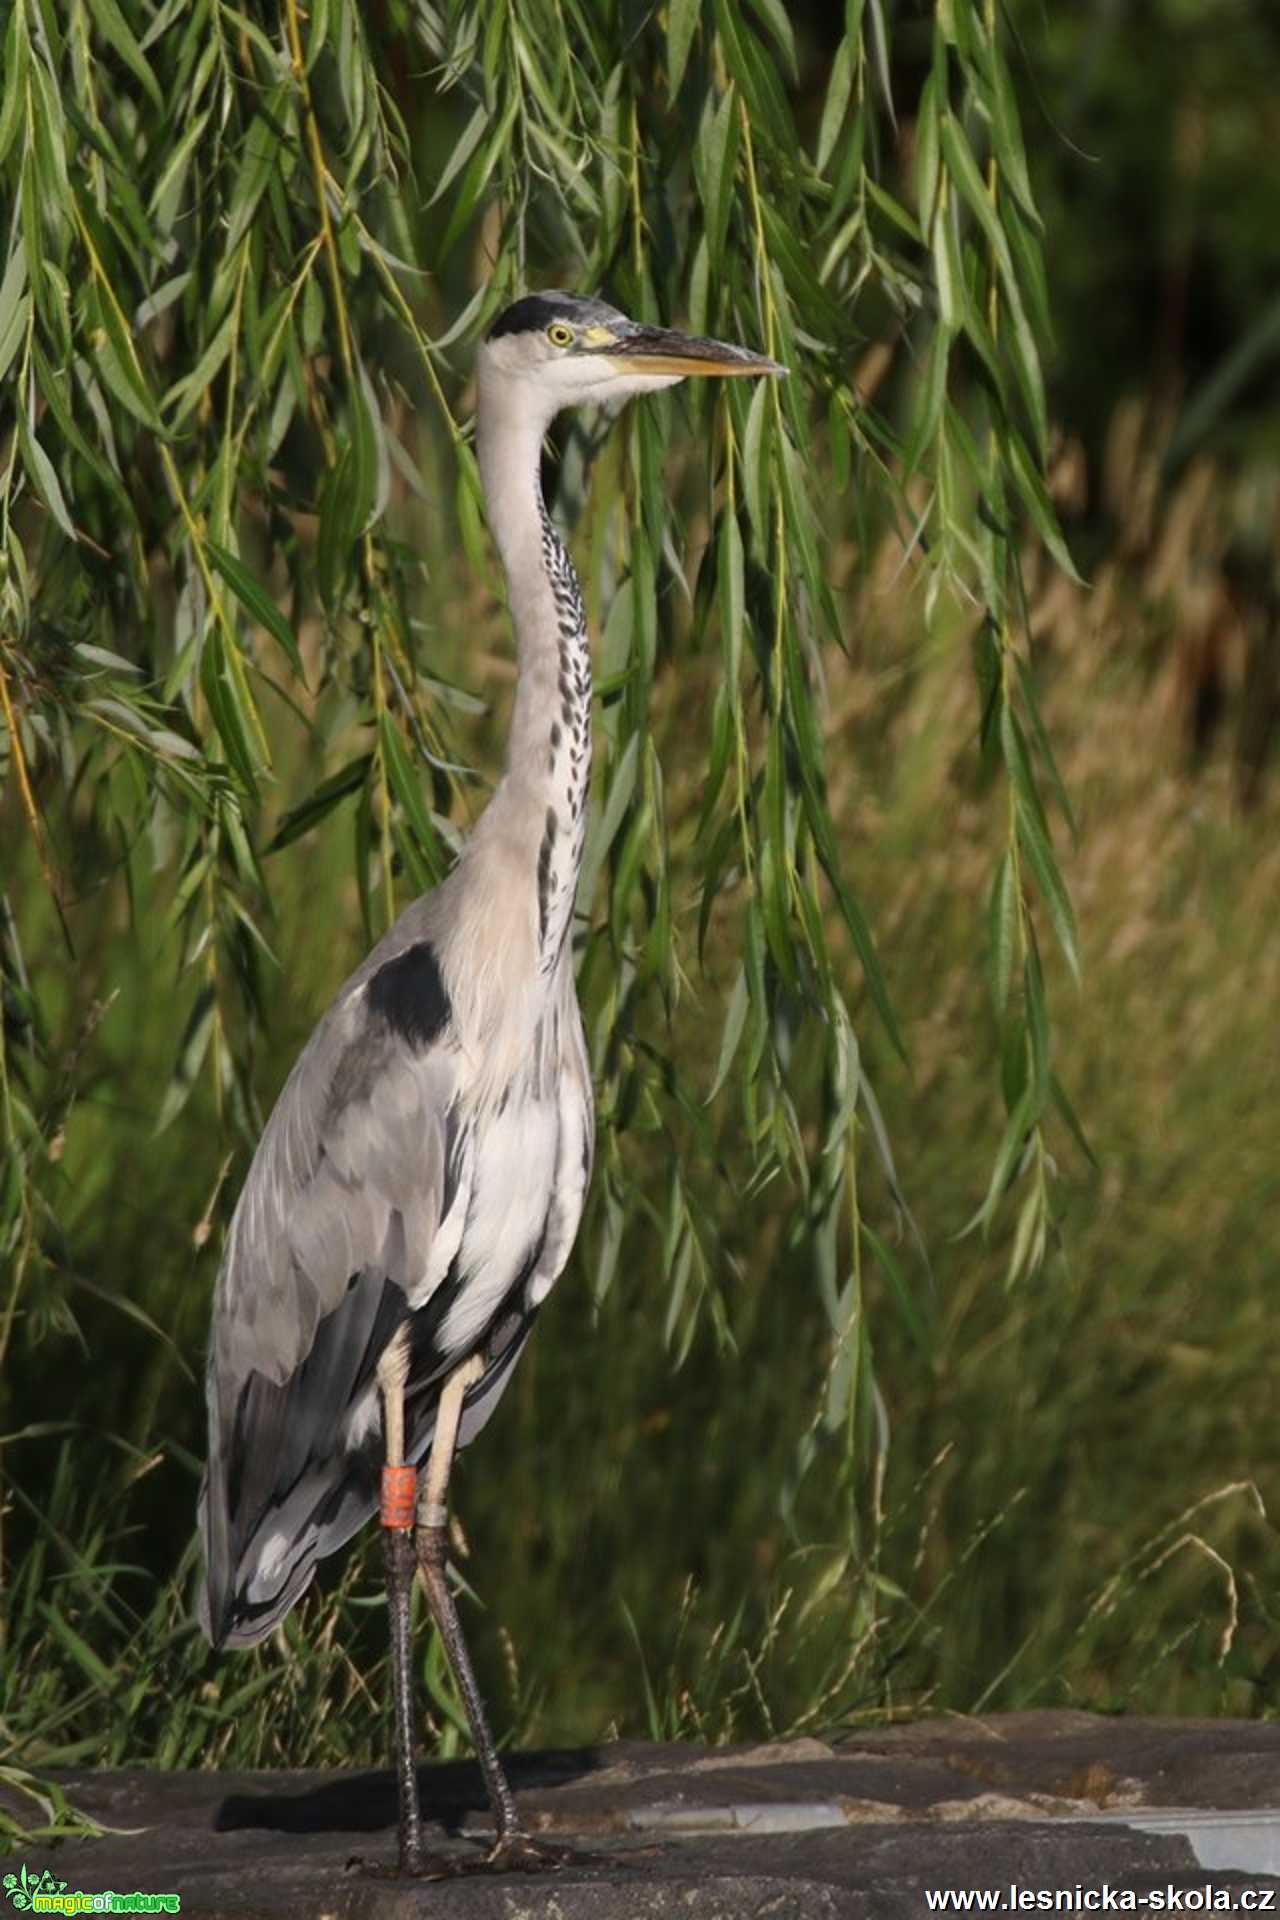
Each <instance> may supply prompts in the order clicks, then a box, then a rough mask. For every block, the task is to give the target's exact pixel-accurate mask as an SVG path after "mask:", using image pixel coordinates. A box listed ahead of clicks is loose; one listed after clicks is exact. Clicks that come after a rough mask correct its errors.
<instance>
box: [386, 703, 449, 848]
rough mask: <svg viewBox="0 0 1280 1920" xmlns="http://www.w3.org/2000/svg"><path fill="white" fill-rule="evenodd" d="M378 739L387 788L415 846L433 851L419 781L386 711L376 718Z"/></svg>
mask: <svg viewBox="0 0 1280 1920" xmlns="http://www.w3.org/2000/svg"><path fill="white" fill-rule="evenodd" d="M378 739H379V741H380V742H381V746H382V760H383V765H384V766H385V767H386V770H387V777H388V779H389V780H390V782H391V790H392V792H393V793H394V794H395V796H396V799H397V800H398V801H399V802H400V805H401V806H402V807H403V808H404V811H405V816H406V818H407V820H408V822H409V825H410V826H411V827H412V829H413V834H414V838H415V839H416V840H417V842H418V845H419V846H420V847H421V848H422V850H423V852H424V853H426V854H432V853H434V850H435V846H436V840H437V835H436V832H435V829H434V827H433V826H432V824H431V817H430V815H429V814H428V812H427V808H426V804H425V802H424V800H423V797H422V782H421V780H420V779H419V777H418V773H417V770H416V768H415V767H414V765H413V762H412V761H411V760H410V758H409V755H408V754H407V753H406V751H405V747H404V742H403V740H402V739H401V737H400V729H399V727H397V725H396V723H395V721H394V720H393V719H392V717H391V715H390V714H389V713H383V714H382V715H380V717H379V721H378Z"/></svg>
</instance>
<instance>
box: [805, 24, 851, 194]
mask: <svg viewBox="0 0 1280 1920" xmlns="http://www.w3.org/2000/svg"><path fill="white" fill-rule="evenodd" d="M852 92H853V42H852V41H851V40H850V39H849V38H848V36H847V35H846V37H845V38H844V39H843V40H842V41H841V42H840V45H839V46H838V47H837V48H836V57H835V59H834V60H833V61H832V62H831V78H830V80H829V81H828V82H827V97H826V100H825V101H824V102H823V107H822V119H821V122H820V123H819V126H818V146H817V151H816V154H815V156H814V157H815V161H816V164H817V168H818V172H819V173H825V172H826V170H827V162H828V160H830V158H831V153H832V149H833V148H834V146H835V144H836V137H837V135H838V134H839V132H840V129H841V127H842V126H843V125H844V117H845V114H846V113H847V112H848V109H849V96H850V94H851V93H852Z"/></svg>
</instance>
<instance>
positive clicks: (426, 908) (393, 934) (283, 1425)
mask: <svg viewBox="0 0 1280 1920" xmlns="http://www.w3.org/2000/svg"><path fill="white" fill-rule="evenodd" d="M781 371H782V369H781V368H779V367H777V366H776V365H775V363H774V362H772V361H769V360H764V359H762V358H761V357H760V356H758V355H753V354H749V353H747V352H745V351H744V349H742V348H739V347H731V346H726V345H724V344H723V343H721V342H718V341H709V340H701V339H694V338H690V337H688V336H683V335H679V334H673V333H669V332H666V331H664V330H662V329H658V328H654V327H644V326H637V325H636V324H634V323H633V322H631V321H629V320H627V319H626V318H625V317H624V316H623V315H622V314H620V313H618V312H617V311H616V309H614V308H612V307H608V306H605V305H604V304H603V302H600V301H594V300H580V299H577V298H576V297H575V296H572V295H569V294H560V293H549V294H540V295H533V296H530V297H529V298H528V299H526V300H523V301H520V302H517V304H516V305H515V306H514V307H512V308H509V309H508V310H507V312H506V313H505V314H503V315H502V316H501V317H500V319H499V320H498V322H497V324H496V325H495V326H494V328H493V330H492V332H491V334H490V336H489V339H488V341H487V342H486V343H485V345H484V346H483V347H482V348H481V350H480V354H479V358H478V363H477V372H478V392H479V402H478V409H477V433H476V445H477V453H478V457H479V463H480V472H481V478H482V481H483V483H484V489H485V497H486V503H487V507H488V513H489V522H490V526H491V529H492V532H493V535H494V538H495V540H496V542H497V546H498V550H499V553H500V555H501V557H502V562H503V567H504V569H505V572H506V576H507V583H508V589H509V595H510V605H511V614H512V621H513V625H514V627H515V632H516V638H517V644H518V650H519V675H518V680H517V687H516V699H515V706H514V710H513V714H512V721H511V736H510V743H509V749H508V761H507V769H506V773H505V775H504V777H503V779H502V780H501V782H500V783H499V785H498V787H497V789H496V790H495V792H494V795H493V798H492V799H491V801H490V803H489V805H488V807H487V808H486V809H485V811H484V813H483V815H482V816H481V818H480V820H479V821H478V822H477V824H476V827H475V829H474V831H473V833H472V835H471V837H470V839H469V840H468V842H467V844H466V846H465V847H464V849H463V851H462V853H461V855H460V857H459V860H458V863H457V865H456V866H455V868H454V870H453V872H452V873H451V874H450V875H449V877H448V879H447V880H445V882H444V883H443V885H441V886H440V887H439V888H437V889H436V891H435V892H434V893H432V894H430V895H427V896H425V897H424V898H422V899H420V900H416V901H415V902H414V903H413V904H412V906H410V907H409V908H408V909H407V910H406V911H405V912H404V913H403V914H402V915H401V916H400V918H399V920H397V922H396V924H395V925H394V927H392V928H391V930H390V932H389V933H387V934H386V936H385V937H384V938H383V939H382V940H380V941H379V942H378V944H377V946H376V947H375V948H374V949H373V951H372V953H370V954H369V956H368V958H367V959H366V960H365V961H364V962H363V963H362V964H361V965H360V966H359V967H357V968H356V970H355V972H354V973H353V974H352V975H351V977H350V979H349V980H348V981H347V982H346V984H345V985H344V986H343V987H342V989H341V990H340V992H339V993H338V995H337V998H336V999H335V1001H334V1002H333V1005H332V1006H331V1007H330V1008H329V1010H328V1012H327V1013H326V1014H325V1015H324V1017H323V1019H322V1020H321V1021H320V1023H319V1025H318V1026H317V1027H316V1029H315V1031H314V1033H313V1034H312V1035H311V1038H310V1039H309V1040H308V1042H307V1044H306V1046H305V1047H304V1048H303V1050H302V1053H301V1054H300V1056H299V1058H298V1061H297V1064H296V1065H295V1067H294V1069H293V1071H292V1073H291V1074H290V1075H289V1078H288V1081H287V1082H286V1084H285V1087H284V1090H283V1091H282V1093H281V1095H280V1097H279V1100H278V1101H277V1103H276V1106H275V1109H274V1111H273V1112H272V1115H271V1118H270V1120H269V1121H268V1123H267V1126H266V1128H265V1129H264V1131H263V1135H262V1139H261V1141H260V1142H259V1145H258V1150H257V1152H256V1154H255V1156H254V1159H253V1164H252V1166H251V1167H250V1170H249V1174H248V1177H247V1179H246V1181H245V1184H244V1188H243V1191H242V1192H241V1195H240V1199H239V1203H238V1205H237V1207H236V1210H235V1215H234V1217H233V1219H232V1223H231V1227H230V1231H229V1233H228V1235H227V1243H226V1249H225V1254H224V1258H223V1261H222V1266H221V1270H220V1272H219V1276H218V1283H217V1290H216V1294H215V1300H214V1311H213V1326H212V1333H211V1338H210V1344H209V1355H208V1367H207V1376H206V1395H207V1400H208V1411H209V1456H208V1467H207V1471H206V1475H205V1482H204V1486H203V1489H202V1493H201V1500H200V1524H201V1531H202V1534H203V1539H204V1547H205V1564H206V1579H205V1586H204V1591H203V1593H202V1596H201V1601H200V1611H201V1619H202V1622H203V1624H204V1627H205V1630H206V1632H207V1633H208V1634H209V1636H210V1638H211V1639H212V1640H213V1641H214V1642H215V1644H219V1645H224V1644H226V1645H232V1646H249V1645H252V1644H253V1643H254V1642H255V1641H258V1640H261V1639H262V1638H263V1637H264V1636H265V1635H266V1634H268V1633H269V1632H270V1631H271V1629H272V1628H273V1627H274V1626H275V1625H276V1624H277V1623H278V1622H279V1621H280V1620H281V1619H282V1618H283V1617H284V1615H285V1614H286V1613H287V1612H288V1611H289V1609H290V1608H291V1607H292V1606H293V1605H294V1603H295V1602H296V1601H297V1599H298V1598H299V1596H300V1595H301V1594H302V1593H303V1592H304V1591H305V1590H306V1588H307V1586H308V1585H309V1583H310V1581H311V1579H312V1576H313V1574H314V1572H315V1567H316V1563H317V1561H319V1560H320V1559H322V1558H324V1557H325V1556H326V1555H327V1554H329V1553H332V1552H333V1551H335V1549H337V1548H338V1547H340V1546H341V1545H343V1543H344V1542H345V1541H346V1540H348V1539H349V1538H350V1536H351V1535H352V1534H353V1533H354V1532H355V1531H356V1529H357V1528H358V1527H360V1526H361V1525H362V1524H363V1522H364V1521H366V1520H367V1519H369V1518H370V1517H371V1516H372V1514H373V1513H374V1511H375V1509H376V1507H377V1505H378V1493H379V1484H380V1469H381V1468H382V1467H383V1463H384V1461H385V1463H386V1467H387V1470H388V1472H389V1473H391V1472H397V1471H400V1470H401V1469H402V1468H403V1467H404V1466H409V1467H414V1466H418V1465H421V1464H422V1463H423V1462H424V1461H426V1460H427V1459H428V1456H430V1470H429V1473H428V1475H427V1482H428V1484H427V1486H426V1488H425V1489H424V1491H423V1492H422V1494H421V1497H420V1498H419V1500H418V1505H417V1527H416V1534H415V1540H416V1551H417V1556H418V1565H419V1568H420V1570H421V1572H422V1576H423V1579H424V1581H425V1583H426V1585H427V1591H428V1597H429V1599H430V1602H431V1606H432V1610H433V1612H434V1613H435V1616H436V1618H437V1621H438V1623H439V1625H440V1628H441V1631H442V1633H443V1634H444V1636H445V1641H446V1645H447V1646H448V1648H449V1651H450V1658H451V1659H452V1660H453V1662H454V1665H455V1669H456V1670H457V1672H458V1675H459V1682H460V1685H461V1686H462V1691H463V1695H464V1699H465V1700H466V1701H467V1705H468V1713H469V1715H470V1718H471V1724H472V1731H473V1734H474V1736H475V1739H476V1746H477V1751H478V1753H479V1755H480V1759H481V1763H482V1766H483V1767H484V1768H485V1777H486V1781H487V1783H488V1785H489V1789H490V1794H491V1797H492V1799H493V1802H494V1807H495V1812H496V1814H497V1819H498V1829H499V1849H500V1851H501V1852H502V1854H503V1857H504V1858H506V1857H508V1856H509V1855H510V1853H511V1849H512V1848H513V1847H514V1846H515V1844H516V1842H517V1841H518V1840H521V1838H522V1837H521V1836H520V1835H519V1830H518V1824H517V1822H516V1817H515V1809H514V1803H513V1802H512V1800H511V1796H510V1790H509V1788H507V1786H506V1783H505V1780H504V1779H503V1776H502V1772H501V1768H500V1766H499V1765H498V1761H497V1756H496V1753H495V1751H494V1749H493V1742H492V1738H491V1736H490V1734H489V1732H488V1728H487V1725H486V1723H485V1720H484V1715H483V1709H482V1705H481V1703H480V1700H479V1694H478V1690H477V1689H476V1688H475V1683H474V1676H473V1675H471V1673H470V1665H469V1661H468V1659H467V1655H466V1649H465V1645H464V1644H463V1642H462V1638H461V1630H460V1628H459V1626H458V1623H457V1619H456V1613H454V1611H453V1608H452V1600H451V1597H450V1595H449V1592H448V1587H447V1582H446V1581H445V1580H444V1571H443V1570H444V1558H443V1556H444V1531H443V1515H444V1506H443V1499H444V1494H445V1491H446V1489H447V1485H448V1473H449V1466H450V1463H451V1460H452V1456H453V1450H454V1446H455V1440H456V1444H459V1445H465V1444H466V1443H467V1442H468V1441H469V1440H471V1439H472V1438H473V1437H474V1436H475V1434H476V1433H478V1432H479V1431H480V1429H481V1427H482V1426H483V1425H484V1423H485V1421H486V1420H487V1419H488V1418H489V1416H490V1414H491V1413H492V1412H493V1409H494V1407H495V1406H496V1405H497V1402H498V1399H499V1396H500V1395H501V1393H502V1391H503V1389H504V1387H505V1386H506V1384H507V1381H508V1380H509V1379H510V1377H511V1371H512V1368H513V1367H514V1365H515V1363H516V1360H517V1359H518V1357H519V1354H520V1352H521V1349H522V1348H523V1346H524V1343H525V1340H526V1339H527V1338H528V1336H529V1332H530V1329H531V1327H532V1324H533V1321H534V1318H535V1316H536V1315H537V1312H538V1310H539V1308H540V1307H541V1305H542V1303H543V1301H544V1300H545V1299H546V1297H547V1294H548V1293H549V1292H550V1290H551V1287H552V1286H553V1285H554V1283H555V1280H556V1278H557V1277H558V1275H559V1274H560V1273H561V1271H562V1270H563V1268H564V1265H565V1262H566V1261H567V1259H568V1257H569V1252H570V1249H571V1247H572V1245H573V1240H574V1236H575V1234H576V1232H577V1229H578V1223H579V1220H580V1218H581V1215H582V1208H583V1203H584V1200H585V1197H586V1191H587V1184H588V1181H589V1179H590V1175H591V1156H592V1139H593V1122H592V1098H591V1085H590V1079H589V1075H588V1066H587V1055H586V1047H585V1044H584V1040H583V1033H582V1022H581V1017H580V1015H579V1012H578V1005H577V1000H576V996H575V993H574V983H573V968H572V943H571V939H570V932H571V927H572V915H573V905H574V897H575V893H576V889H577V884H578V876H579V873H580V870H581V864H582V848H583V838H584V833H585V826H586V808H587V794H588V787H589V782H590V773H591V652H590V645H589V641H588V636H587V629H586V621H585V617H584V614H583V606H582V596H581V593H580V592H579V588H578V582H577V578H576V576H575V574H574V571H573V567H572V565H571V563H570V560H569V556H568V554H567V553H566V552H565V549H564V546H563V544H562V542H561V540H560V537H559V535H558V534H557V533H556V531H555V529H554V527H553V526H552V524H551V521H550V519H549V517H548V515H547V512H546V508H545V506H544V505H543V501H542V495H541V490H540V486H539V479H538V472H539V460H540V454H541V448H542V441H543V437H544V435H545V432H546V429H547V427H548V426H549V424H550V422H551V420H552V418H553V417H554V415H555V414H556V413H557V412H558V411H559V410H560V408H561V407H563V406H567V405H570V404H574V403H576V402H579V401H583V400H587V401H600V400H618V399H621V398H624V397H626V396H627V395H628V394H631V393H642V392H648V391H653V390H656V389H658V388H661V387H664V386H670V385H673V384H674V383H675V382H676V381H678V380H680V379H683V378H685V377H686V376H687V375H689V374H691V373H692V374H697V373H703V374H719V375H726V374H758V373H770V372H771V373H777V372H781ZM455 1420H456V1421H457V1426H456V1433H455ZM437 1423H439V1427H440V1431H441V1435H442V1437H440V1438H437ZM433 1443H434V1444H433ZM397 1484H398V1483H397ZM389 1512H390V1509H389V1508H387V1507H385V1506H384V1512H383V1521H384V1540H385V1543H386V1546H387V1554H388V1595H389V1602H390V1608H391V1620H392V1650H393V1672H394V1676H395V1683H394V1690H395V1703H396V1716H397V1717H396V1728H397V1755H398V1761H399V1774H400V1795H401V1827H400V1832H401V1861H402V1865H404V1866H406V1867H408V1868H413V1867H415V1865H416V1864H417V1863H418V1862H419V1860H420V1851H419V1846H420V1843H419V1838H418V1816H417V1800H416V1787H415V1785H414V1783H413V1777H412V1765H411V1749H412V1721H411V1707H410V1692H409V1679H408V1673H409V1660H408V1630H409V1629H408V1618H409V1616H408V1604H407V1602H408V1592H409V1585H408V1583H409V1581H410V1580H411V1579H412V1555H411V1554H410V1557H409V1558H408V1559H407V1560H406V1557H405V1540H406V1539H407V1532H406V1531H405V1530H406V1529H407V1527H408V1525H409V1524H411V1523H410V1522H407V1521H405V1520H403V1519H400V1520H396V1519H391V1518H388V1513H389ZM397 1534H398V1536H399V1537H398V1538H397V1537H396V1536H397Z"/></svg>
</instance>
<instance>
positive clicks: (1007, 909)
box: [987, 848, 1018, 1013]
mask: <svg viewBox="0 0 1280 1920" xmlns="http://www.w3.org/2000/svg"><path fill="white" fill-rule="evenodd" d="M1017 940H1018V889H1017V882H1016V880H1015V877H1014V870H1013V861H1012V859H1011V857H1010V855H1009V851H1008V849H1007V848H1006V849H1005V851H1004V853H1002V854H1001V856H1000V863H999V865H998V866H997V868H996V871H995V878H994V880H993V881H992V885H991V901H990V905H989V907H988V909H987V958H988V963H989V965H990V969H991V998H992V1000H993V1001H994V1003H995V1009H996V1012H997V1013H1003V1012H1004V1009H1005V1005H1006V1003H1007V1001H1008V998H1009V983H1010V981H1011V979H1012V978H1013V956H1014V953H1015V951H1016V949H1017Z"/></svg>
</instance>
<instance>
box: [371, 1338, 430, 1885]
mask: <svg viewBox="0 0 1280 1920" xmlns="http://www.w3.org/2000/svg"><path fill="white" fill-rule="evenodd" d="M407 1372H408V1349H407V1345H406V1343H405V1342H404V1341H402V1340H399V1339H397V1340H394V1341H393V1342H392V1343H391V1346H390V1347H389V1348H388V1349H387V1352H386V1353H385V1354H384V1356H383V1358H382V1361H381V1363H380V1364H379V1367H378V1384H379V1386H380V1387H381V1389H382V1425H383V1435H384V1440H385V1445H386V1457H387V1459H386V1465H385V1467H384V1468H383V1470H382V1512H381V1519H382V1547H383V1554H384V1557H385V1560H386V1569H387V1616H388V1622H389V1625H390V1629H391V1693H392V1704H393V1708H394V1715H395V1743H396V1787H397V1791H398V1795H399V1828H398V1832H399V1840H400V1871H401V1873H421V1871H422V1867H423V1859H422V1816H421V1813H420V1811H419V1807H418V1775H417V1769H416V1768H415V1766H414V1759H413V1755H414V1745H415V1742H414V1724H413V1675H412V1642H411V1633H410V1603H411V1601H412V1597H413V1575H414V1551H413V1509H414V1489H415V1482H416V1480H417V1473H416V1470H415V1469H414V1468H413V1467H407V1466H405V1464H404V1383H405V1378H406V1375H407Z"/></svg>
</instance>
